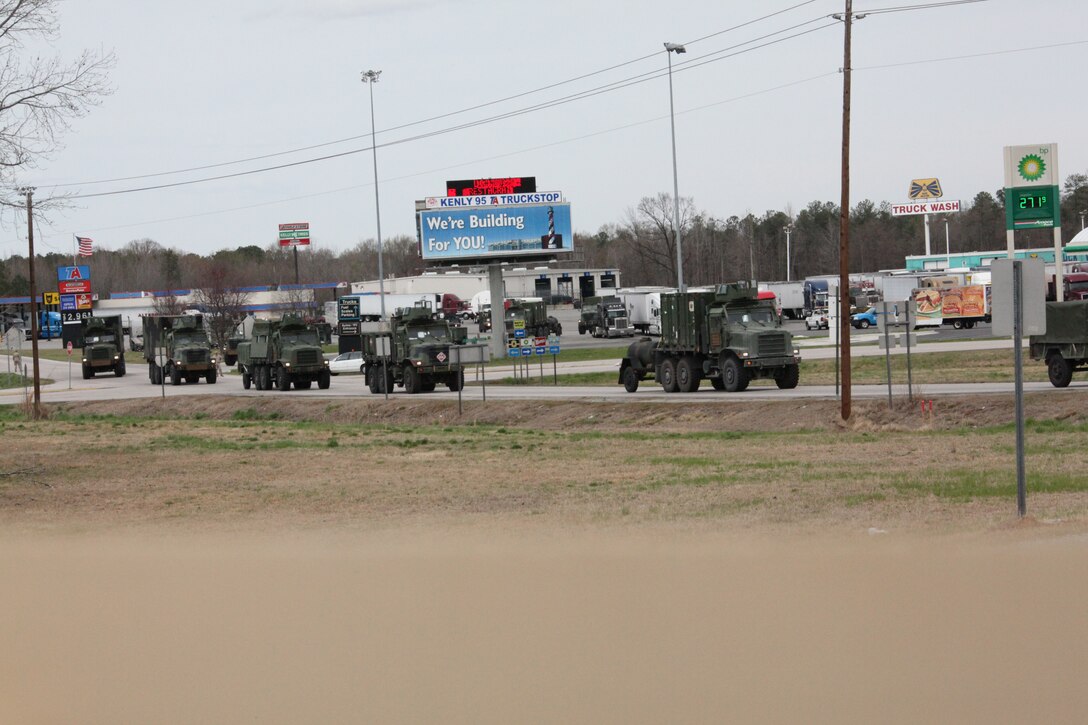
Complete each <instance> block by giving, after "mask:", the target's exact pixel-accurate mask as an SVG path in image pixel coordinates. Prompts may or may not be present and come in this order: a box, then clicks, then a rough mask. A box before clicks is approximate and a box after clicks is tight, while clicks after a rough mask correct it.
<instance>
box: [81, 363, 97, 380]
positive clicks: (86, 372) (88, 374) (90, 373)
mask: <svg viewBox="0 0 1088 725" xmlns="http://www.w3.org/2000/svg"><path fill="white" fill-rule="evenodd" d="M93 377H94V370H92V369H91V366H90V365H84V366H83V379H84V380H90V379H91V378H93Z"/></svg>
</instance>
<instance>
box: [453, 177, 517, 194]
mask: <svg viewBox="0 0 1088 725" xmlns="http://www.w3.org/2000/svg"><path fill="white" fill-rule="evenodd" d="M533 191H536V177H535V176H507V177H504V178H501V179H457V180H455V181H447V182H446V196H479V195H481V194H524V193H528V192H533Z"/></svg>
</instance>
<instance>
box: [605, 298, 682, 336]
mask: <svg viewBox="0 0 1088 725" xmlns="http://www.w3.org/2000/svg"><path fill="white" fill-rule="evenodd" d="M672 291H675V290H671V289H669V288H667V287H658V288H654V289H646V288H639V287H635V288H631V289H621V290H617V291H616V296H617V297H619V298H620V300H622V301H623V304H624V306H625V307H626V308H627V320H628V322H629V323H630V325H631V327H633V328H635V332H641V333H642V334H644V335H660V334H661V294H662V293H663V292H672Z"/></svg>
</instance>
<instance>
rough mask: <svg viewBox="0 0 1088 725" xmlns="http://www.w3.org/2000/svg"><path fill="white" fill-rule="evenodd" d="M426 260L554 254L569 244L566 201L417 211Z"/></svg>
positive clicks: (566, 249) (567, 249)
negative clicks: (560, 202)
mask: <svg viewBox="0 0 1088 725" xmlns="http://www.w3.org/2000/svg"><path fill="white" fill-rule="evenodd" d="M419 216H420V220H419V222H420V224H419V228H420V232H421V235H422V237H421V244H420V254H421V256H422V257H423V259H426V260H455V259H471V258H478V257H524V256H545V255H554V254H556V253H559V252H570V251H572V249H573V248H574V232H573V230H572V228H571V223H570V204H566V203H562V204H534V205H530V206H488V207H483V208H478V209H428V210H426V211H421V212H420V213H419Z"/></svg>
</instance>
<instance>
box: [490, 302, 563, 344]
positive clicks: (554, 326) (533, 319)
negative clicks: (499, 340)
mask: <svg viewBox="0 0 1088 725" xmlns="http://www.w3.org/2000/svg"><path fill="white" fill-rule="evenodd" d="M504 317H505V318H506V336H507V337H508V338H509V337H513V336H514V330H515V329H517V323H518V322H519V321H520V323H521V328H520V329H524V330H525V334H526V335H527V336H532V337H547V336H548V335H562V334H563V326H562V325H561V324H559V320H557V319H555V318H554V317H552V316H551V315H549V314H548V308H547V306H546V305H545V303H544V300H542V299H536V300H533V299H525V298H515V299H510V300H506V313H505V315H504Z"/></svg>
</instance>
